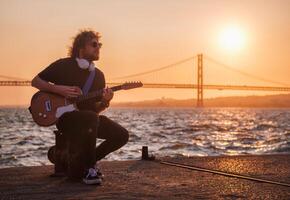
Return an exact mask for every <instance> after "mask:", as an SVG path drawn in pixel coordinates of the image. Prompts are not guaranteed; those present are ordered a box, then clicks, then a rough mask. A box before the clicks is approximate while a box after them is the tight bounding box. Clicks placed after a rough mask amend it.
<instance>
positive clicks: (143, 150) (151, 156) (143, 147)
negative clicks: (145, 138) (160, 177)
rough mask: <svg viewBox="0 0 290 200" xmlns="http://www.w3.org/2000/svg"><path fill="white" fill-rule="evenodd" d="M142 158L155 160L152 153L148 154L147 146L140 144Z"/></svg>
mask: <svg viewBox="0 0 290 200" xmlns="http://www.w3.org/2000/svg"><path fill="white" fill-rule="evenodd" d="M142 160H155V156H154V155H152V154H151V155H150V156H149V154H148V146H142Z"/></svg>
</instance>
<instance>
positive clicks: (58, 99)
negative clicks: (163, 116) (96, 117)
mask: <svg viewBox="0 0 290 200" xmlns="http://www.w3.org/2000/svg"><path fill="white" fill-rule="evenodd" d="M142 86H143V84H142V83H141V82H128V83H124V84H122V85H118V86H114V87H111V89H112V90H113V91H118V90H129V89H133V88H138V87H142ZM102 94H103V89H101V90H97V91H94V92H90V93H88V94H87V95H80V96H78V97H75V98H70V99H68V98H65V97H63V96H61V95H58V94H55V93H51V92H44V91H38V92H36V93H35V94H34V95H33V96H32V98H31V104H30V107H29V111H30V113H31V114H32V118H33V120H34V121H35V122H36V123H37V124H38V125H40V126H51V125H53V124H55V123H56V122H57V120H58V118H60V117H61V116H62V115H63V114H64V113H66V112H71V111H74V110H78V108H77V103H79V102H82V101H85V100H88V99H92V98H96V97H102Z"/></svg>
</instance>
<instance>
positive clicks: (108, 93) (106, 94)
mask: <svg viewBox="0 0 290 200" xmlns="http://www.w3.org/2000/svg"><path fill="white" fill-rule="evenodd" d="M113 96H114V92H113V90H112V89H111V88H108V87H107V88H105V89H103V97H102V101H105V102H110V101H111V100H112V98H113Z"/></svg>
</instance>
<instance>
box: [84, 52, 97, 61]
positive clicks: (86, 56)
mask: <svg viewBox="0 0 290 200" xmlns="http://www.w3.org/2000/svg"><path fill="white" fill-rule="evenodd" d="M84 58H85V59H86V60H88V61H95V60H99V53H97V54H88V55H85V56H84Z"/></svg>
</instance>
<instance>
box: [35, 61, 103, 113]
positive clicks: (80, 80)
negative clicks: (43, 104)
mask: <svg viewBox="0 0 290 200" xmlns="http://www.w3.org/2000/svg"><path fill="white" fill-rule="evenodd" d="M95 70H96V75H95V78H94V81H93V84H92V86H91V88H90V90H89V92H93V91H96V90H100V89H103V88H105V77H104V74H103V72H102V71H101V70H99V69H98V68H95ZM89 74H90V71H89V70H88V69H81V68H80V67H79V66H78V63H77V61H76V60H75V59H74V58H70V57H69V58H61V59H59V60H56V61H55V62H53V63H51V64H50V65H49V66H48V67H46V68H45V69H44V70H42V71H41V72H40V73H39V74H38V76H39V77H40V78H41V79H42V80H45V81H47V82H51V83H54V84H56V85H67V86H77V87H79V88H81V89H82V88H83V86H84V84H85V82H86V80H87V78H88V76H89ZM99 100H100V97H98V98H97V97H96V98H94V99H89V100H86V101H83V102H81V103H78V108H79V109H80V110H91V111H96V108H97V107H96V101H99Z"/></svg>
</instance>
